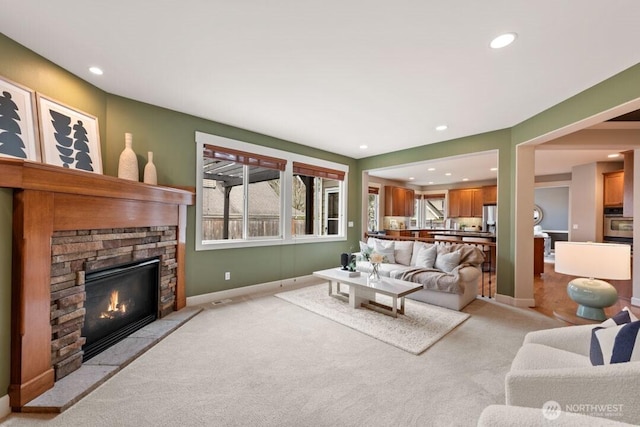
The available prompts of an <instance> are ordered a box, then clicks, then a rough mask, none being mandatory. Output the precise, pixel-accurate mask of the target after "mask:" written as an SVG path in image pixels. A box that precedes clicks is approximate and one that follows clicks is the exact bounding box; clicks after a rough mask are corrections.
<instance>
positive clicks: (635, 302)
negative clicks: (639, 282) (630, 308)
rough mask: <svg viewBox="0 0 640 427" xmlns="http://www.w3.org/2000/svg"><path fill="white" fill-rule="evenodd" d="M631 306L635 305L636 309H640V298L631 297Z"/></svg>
mask: <svg viewBox="0 0 640 427" xmlns="http://www.w3.org/2000/svg"><path fill="white" fill-rule="evenodd" d="M631 305H635V306H636V307H640V298H636V297H631Z"/></svg>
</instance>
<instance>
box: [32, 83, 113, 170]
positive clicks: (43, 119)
mask: <svg viewBox="0 0 640 427" xmlns="http://www.w3.org/2000/svg"><path fill="white" fill-rule="evenodd" d="M38 117H39V122H40V139H41V140H42V144H41V145H42V161H43V162H44V163H48V164H50V165H57V166H62V167H64V168H69V169H79V170H84V171H88V172H95V173H99V174H101V173H102V156H101V154H100V133H99V132H98V119H97V118H96V117H94V116H91V115H89V114H87V113H83V112H81V111H78V110H76V109H74V108H71V107H68V106H66V105H64V104H61V103H60V102H58V101H55V100H53V99H50V98H47V97H46V96H43V95H42V94H38Z"/></svg>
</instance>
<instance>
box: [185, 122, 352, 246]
mask: <svg viewBox="0 0 640 427" xmlns="http://www.w3.org/2000/svg"><path fill="white" fill-rule="evenodd" d="M195 136H196V137H195V142H196V227H195V229H196V235H195V248H196V251H202V250H216V249H230V248H245V247H256V246H275V245H291V244H303V243H319V242H338V241H346V240H347V200H349V198H348V188H349V185H348V182H349V181H348V179H349V166H348V165H344V164H341V163H335V162H330V161H328V160H323V159H317V158H314V157H309V156H304V155H301V154H296V153H291V152H288V151H283V150H278V149H275V148H269V147H263V146H261V145H256V144H251V143H248V142H243V141H237V140H234V139H230V138H225V137H222V136H218V135H211V134H208V133H204V132H196V135H195ZM205 144H209V145H215V146H218V147H223V148H230V149H235V150H241V151H246V152H249V153H255V154H261V155H264V156H270V157H277V158H280V159H284V160H286V161H287V166H286V168H285V170H284V173H283V174H282V175H283V179H282V191H283V194H284V197H282V198H281V204H282V205H281V207H280V212H282V214H281V216H280V221H281V224H280V229H281V230H282V236H281V237H261V238H252V239H247V240H245V239H237V240H213V241H211V242H203V241H202V238H201V236H202V197H201V194H202V179H203V176H202V170H203V158H202V151H203V149H204V145H205ZM294 161H295V162H300V163H306V164H311V165H315V166H319V167H325V168H329V169H335V170H339V171H341V172H344V174H345V176H344V181H342V184H341V191H342V197H341V198H340V213H339V216H340V232H339V234H336V235H326V236H319V235H297V236H296V235H293V234H292V233H291V227H290V225H289V224H291V201H292V194H291V187H292V185H293V162H294Z"/></svg>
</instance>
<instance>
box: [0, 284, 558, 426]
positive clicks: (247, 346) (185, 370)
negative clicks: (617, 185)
mask: <svg viewBox="0 0 640 427" xmlns="http://www.w3.org/2000/svg"><path fill="white" fill-rule="evenodd" d="M202 307H203V308H205V310H203V311H202V312H201V313H200V314H198V315H197V316H195V317H193V318H192V319H191V320H190V321H188V322H187V323H186V324H185V325H183V326H182V327H180V328H178V329H177V330H176V331H175V332H173V333H172V334H171V335H169V336H168V337H166V338H165V339H164V340H162V341H160V342H159V343H158V344H157V345H156V346H154V347H153V348H151V349H150V350H149V351H147V352H146V353H144V354H143V355H142V356H141V357H140V358H138V359H136V360H134V361H133V362H132V363H131V364H130V365H128V366H127V367H126V368H124V369H123V370H122V371H120V372H118V373H117V374H116V375H114V376H113V377H112V378H110V379H109V380H108V381H107V382H105V383H104V384H102V385H101V386H100V387H98V388H97V389H96V390H94V391H93V392H92V393H90V394H89V395H88V396H86V397H85V398H84V399H82V400H80V401H79V402H78V403H76V404H75V405H73V406H72V407H71V408H69V409H68V410H67V411H65V412H63V413H62V414H59V415H57V416H55V415H43V414H13V415H11V416H10V417H9V418H7V419H4V420H2V421H0V426H3V427H23V426H24V427H34V426H35V427H40V426H42V427H69V426H91V427H113V426H132V427H147V426H149V427H155V426H183V427H187V426H189V427H190V426H223V427H226V426H230V427H235V426H238V427H240V426H260V427H263V426H264V427H298V426H313V427H325V426H326V427H336V426H341V427H342V426H347V427H351V426H353V427H360V426H371V427H378V426H380V427H386V426H430V427H439V426H443V427H451V426H464V427H466V426H469V427H471V426H475V425H476V424H477V421H478V417H479V416H480V413H481V412H482V410H483V409H484V408H485V407H487V406H488V405H492V404H504V402H505V395H504V377H505V374H506V373H507V371H508V370H509V367H510V366H511V361H512V360H513V357H514V356H515V354H516V352H517V350H518V348H519V347H520V346H521V345H522V339H523V337H524V335H525V334H526V333H527V332H528V331H531V330H535V329H544V328H550V327H554V326H556V327H557V326H559V325H560V322H558V321H556V320H553V319H550V318H547V317H545V316H542V315H541V314H539V313H535V312H533V311H531V310H526V309H518V308H514V307H509V306H505V305H502V304H498V303H495V302H492V301H488V300H482V299H477V300H475V301H474V302H472V303H471V304H469V305H468V306H467V307H465V309H464V311H465V312H468V313H470V314H471V317H469V319H467V320H466V321H465V322H464V323H463V324H461V325H460V326H458V327H457V328H455V329H454V330H453V331H451V332H450V333H449V334H448V335H447V337H446V339H442V340H440V341H438V342H437V343H436V344H434V345H433V346H432V347H431V348H430V349H429V350H427V351H425V352H424V353H422V354H421V355H419V356H415V355H413V354H410V353H408V352H406V351H403V350H400V349H399V348H397V347H394V346H391V345H388V344H386V343H383V342H382V341H379V340H377V339H374V338H371V337H369V336H367V335H365V334H362V333H360V332H357V331H355V330H353V329H351V328H345V327H344V326H343V325H341V324H339V323H337V322H334V321H331V320H329V319H327V318H325V317H323V316H318V315H317V314H315V313H312V312H310V311H308V310H305V309H302V308H300V307H298V306H296V305H293V304H291V303H289V302H287V301H284V300H282V299H279V298H274V297H273V295H256V296H252V297H244V298H234V299H233V301H231V302H227V303H224V304H217V305H212V304H203V305H202Z"/></svg>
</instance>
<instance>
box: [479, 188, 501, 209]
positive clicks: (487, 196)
mask: <svg viewBox="0 0 640 427" xmlns="http://www.w3.org/2000/svg"><path fill="white" fill-rule="evenodd" d="M482 204H484V205H497V204H498V186H497V185H489V186H486V187H482Z"/></svg>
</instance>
